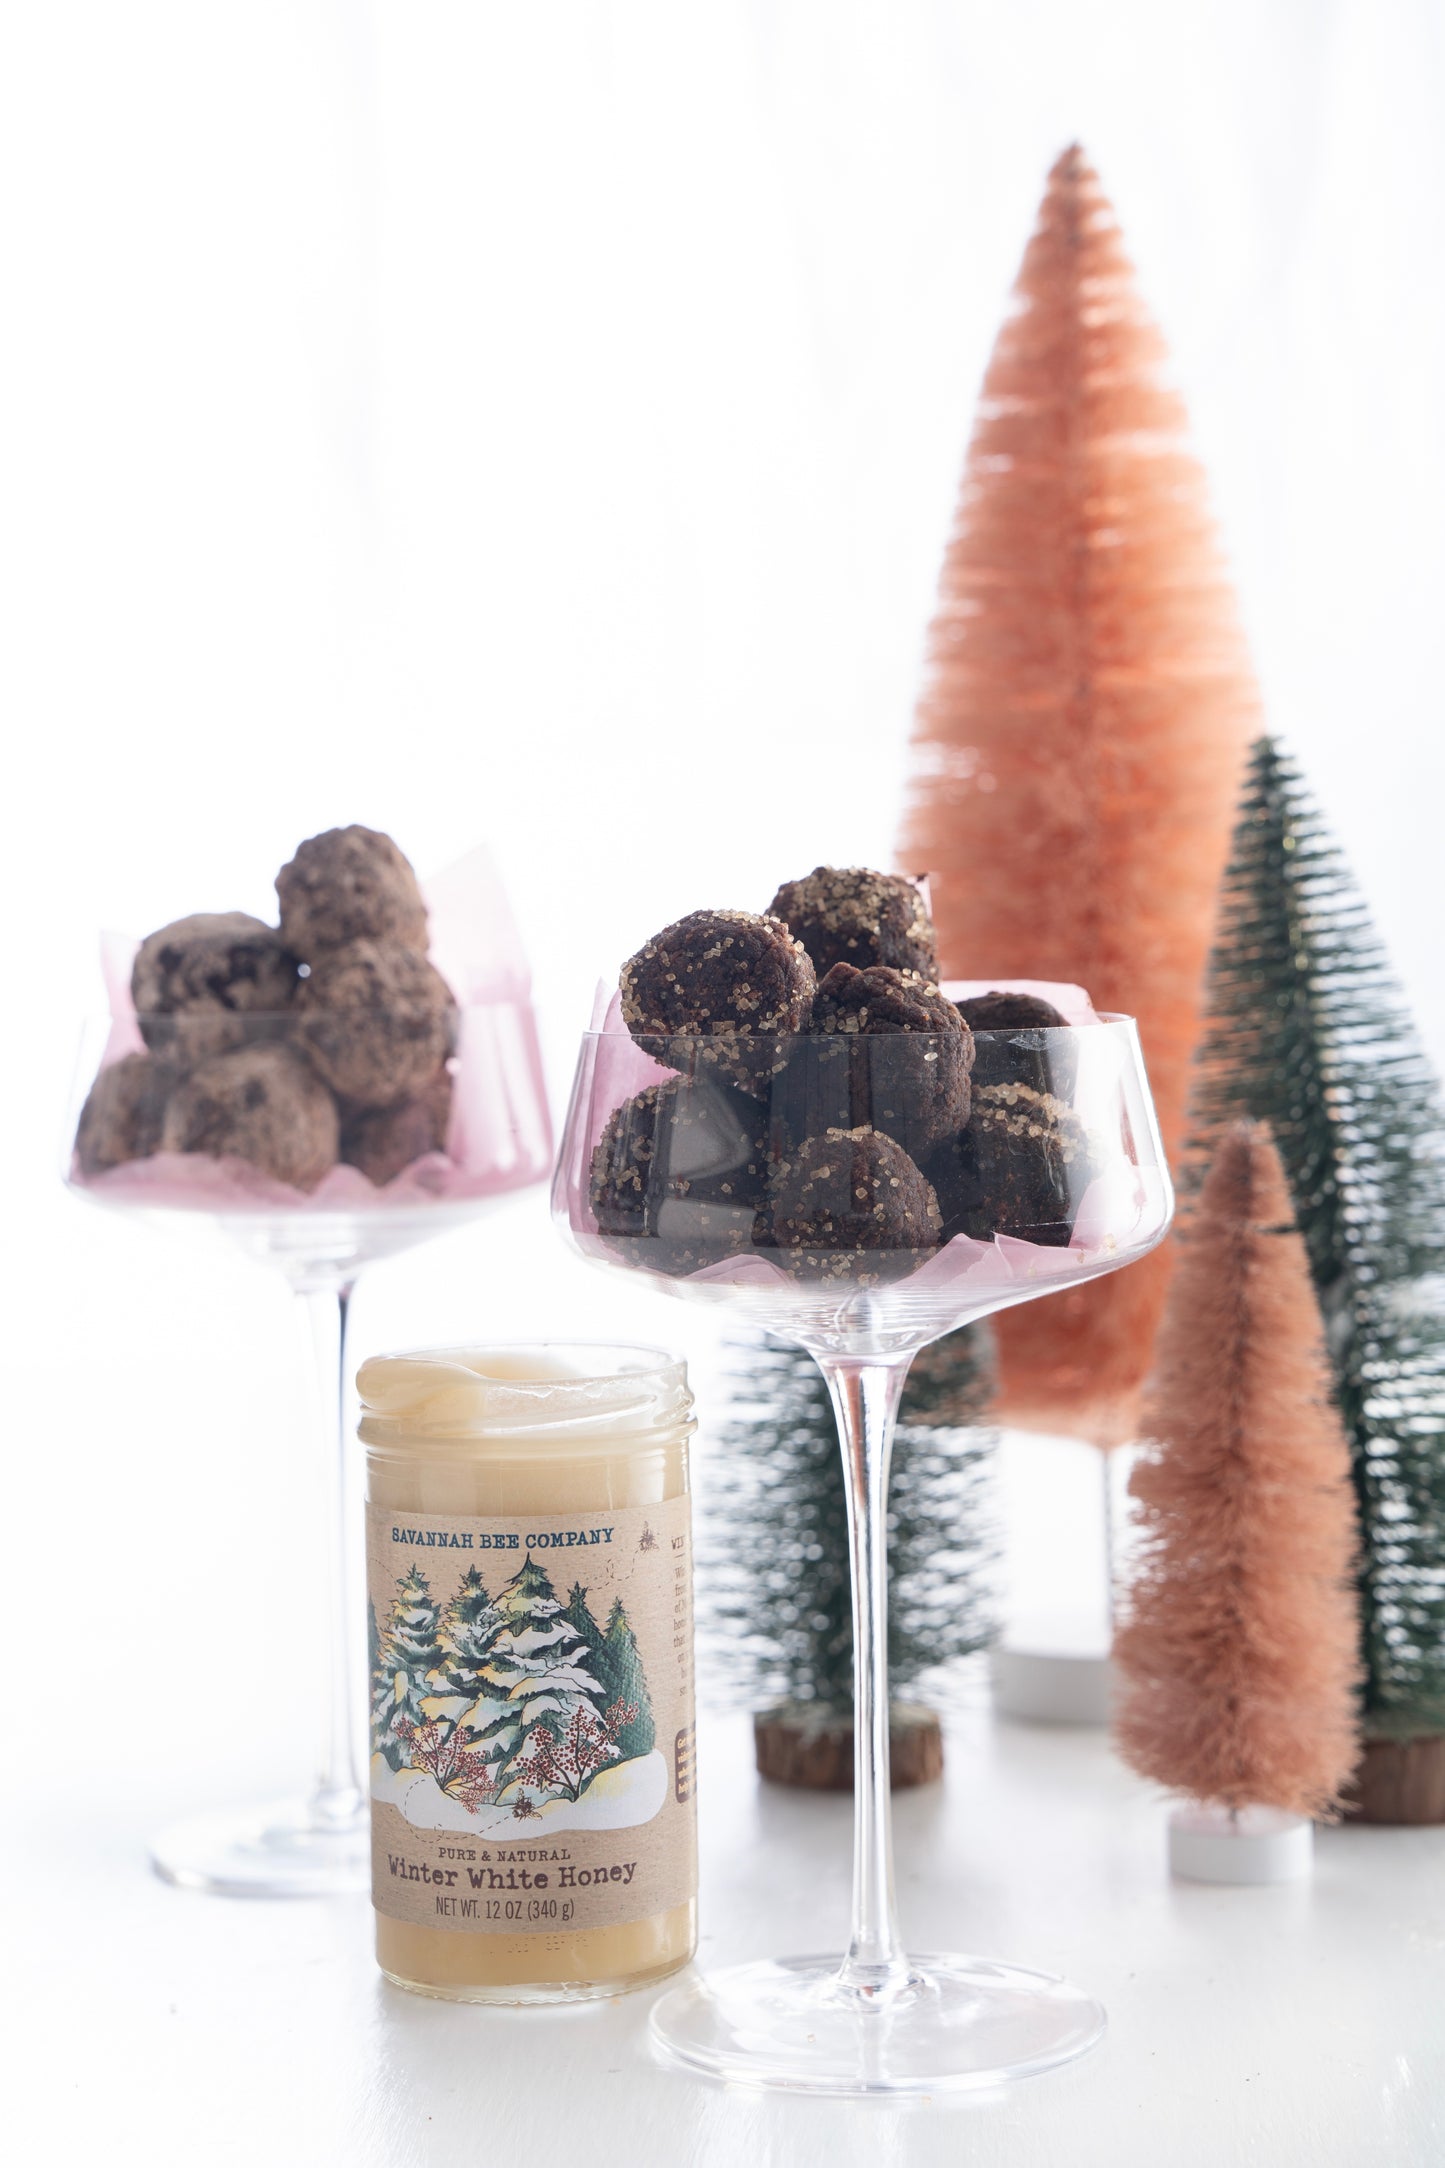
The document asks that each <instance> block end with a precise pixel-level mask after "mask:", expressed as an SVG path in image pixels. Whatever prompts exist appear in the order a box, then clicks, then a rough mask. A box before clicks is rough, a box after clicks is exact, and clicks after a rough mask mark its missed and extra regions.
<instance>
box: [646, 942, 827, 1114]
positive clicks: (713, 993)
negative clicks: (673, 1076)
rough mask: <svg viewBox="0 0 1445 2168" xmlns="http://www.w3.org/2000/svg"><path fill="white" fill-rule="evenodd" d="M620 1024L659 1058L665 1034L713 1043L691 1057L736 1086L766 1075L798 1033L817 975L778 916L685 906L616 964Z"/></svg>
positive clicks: (664, 1054)
mask: <svg viewBox="0 0 1445 2168" xmlns="http://www.w3.org/2000/svg"><path fill="white" fill-rule="evenodd" d="M621 985H622V1020H623V1022H624V1023H625V1024H626V1026H627V1028H628V1030H629V1031H630V1032H631V1033H632V1036H633V1038H634V1039H637V1040H638V1041H640V1042H641V1043H642V1044H643V1045H644V1046H646V1047H647V1049H648V1051H649V1052H650V1053H654V1054H655V1055H656V1057H657V1059H658V1060H659V1061H663V1062H667V1063H670V1065H671V1066H674V1067H682V1066H691V1062H690V1060H689V1059H688V1057H687V1056H686V1055H683V1056H680V1057H679V1059H677V1060H675V1061H674V1060H672V1057H671V1056H670V1055H669V1053H668V1051H667V1050H666V1047H665V1044H664V1042H665V1041H667V1040H668V1039H670V1038H677V1039H682V1040H694V1039H696V1040H702V1041H714V1040H715V1041H716V1042H717V1044H716V1046H715V1047H710V1046H709V1047H700V1048H699V1049H698V1050H697V1053H696V1056H695V1057H694V1058H695V1059H697V1060H700V1061H712V1062H715V1063H716V1064H717V1066H718V1067H720V1068H723V1069H725V1070H727V1071H728V1072H729V1073H730V1074H732V1075H733V1076H734V1077H735V1078H736V1080H737V1081H738V1082H739V1083H746V1082H748V1081H749V1080H750V1079H755V1078H761V1077H766V1076H771V1075H773V1074H774V1073H775V1072H776V1071H777V1070H779V1069H780V1068H781V1067H782V1065H783V1062H784V1061H785V1060H786V1058H787V1045H786V1041H787V1038H788V1036H789V1035H790V1034H792V1033H794V1032H799V1031H805V1030H806V1029H807V1026H808V1018H809V1016H810V1014H811V1012H812V1006H813V995H814V993H815V991H816V988H817V979H816V976H815V974H814V971H813V966H812V964H811V962H810V961H809V959H808V956H807V953H806V951H805V950H804V948H803V946H802V944H801V943H800V942H798V941H795V940H794V939H793V937H792V935H791V934H790V933H789V932H788V929H787V927H786V926H784V925H783V924H782V923H781V922H780V921H779V920H778V919H775V918H760V917H758V916H756V915H755V914H754V913H752V912H750V911H692V912H689V914H688V916H687V917H686V918H680V919H678V920H677V921H676V923H675V924H674V925H671V926H664V928H663V929H662V932H661V933H658V934H654V935H653V937H652V939H651V940H650V941H646V942H644V943H643V945H642V947H641V948H640V949H639V950H638V951H637V953H636V955H634V956H629V957H628V959H627V961H626V963H625V964H624V965H623V966H622V976H621Z"/></svg>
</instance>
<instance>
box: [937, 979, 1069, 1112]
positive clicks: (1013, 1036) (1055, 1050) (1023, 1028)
mask: <svg viewBox="0 0 1445 2168" xmlns="http://www.w3.org/2000/svg"><path fill="white" fill-rule="evenodd" d="M956 1006H957V1009H958V1013H959V1015H960V1016H961V1017H962V1018H963V1020H964V1022H965V1023H966V1024H967V1025H968V1026H969V1027H970V1029H971V1030H972V1031H974V1032H989V1033H997V1034H1002V1036H1001V1037H990V1038H986V1039H979V1040H977V1041H976V1045H977V1049H978V1051H977V1054H976V1057H975V1060H974V1065H973V1082H974V1088H975V1090H977V1089H978V1087H979V1086H980V1085H983V1084H1029V1085H1032V1086H1033V1088H1034V1090H1035V1091H1041V1092H1052V1093H1053V1095H1054V1096H1055V1098H1058V1099H1070V1098H1072V1096H1073V1090H1074V1080H1075V1078H1076V1076H1077V1074H1078V1066H1079V1064H1078V1048H1077V1046H1076V1044H1075V1042H1074V1041H1073V1039H1071V1038H1069V1039H1049V1038H1043V1037H1040V1034H1041V1033H1043V1032H1049V1031H1057V1030H1059V1029H1060V1028H1061V1027H1062V1028H1065V1029H1067V1026H1068V1021H1069V1020H1068V1018H1067V1017H1066V1016H1065V1015H1064V1013H1063V1011H1062V1010H1061V1009H1056V1008H1055V1007H1054V1005H1053V1003H1052V1002H1051V1001H1044V1000H1043V999H1041V997H1040V996H1039V995H1037V994H1009V993H991V994H971V995H970V996H969V997H968V998H967V999H966V1000H964V1001H960V1002H958V1003H957V1004H956Z"/></svg>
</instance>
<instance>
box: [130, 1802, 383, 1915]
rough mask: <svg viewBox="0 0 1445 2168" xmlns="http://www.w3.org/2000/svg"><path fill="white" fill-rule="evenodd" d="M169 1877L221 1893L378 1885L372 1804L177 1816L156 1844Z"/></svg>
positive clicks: (154, 1855) (156, 1863)
mask: <svg viewBox="0 0 1445 2168" xmlns="http://www.w3.org/2000/svg"><path fill="white" fill-rule="evenodd" d="M151 1865H152V1866H153V1867H154V1868H155V1871H156V1873H157V1874H158V1875H160V1877H161V1878H162V1880H163V1881H166V1882H174V1883H175V1884H176V1886H177V1887H178V1888H179V1889H198V1890H205V1891H207V1892H209V1894H210V1895H212V1896H214V1897H340V1896H351V1895H354V1894H355V1893H356V1892H357V1891H359V1890H366V1889H369V1888H370V1886H371V1839H370V1832H369V1824H368V1817H367V1811H366V1808H365V1806H363V1807H362V1808H361V1811H360V1813H359V1814H358V1815H356V1816H355V1817H354V1818H352V1817H347V1818H344V1819H340V1820H337V1821H334V1822H324V1821H322V1820H320V1819H318V1817H317V1816H316V1814H315V1813H314V1811H313V1809H312V1808H311V1807H310V1806H309V1805H308V1804H307V1803H306V1802H305V1801H302V1800H296V1801H294V1802H293V1801H286V1802H282V1803H279V1804H278V1805H276V1806H274V1807H251V1808H244V1807H236V1808H229V1809H225V1810H223V1811H222V1812H220V1813H218V1814H198V1815H196V1816H195V1817H194V1818H193V1819H192V1820H190V1821H186V1822H173V1823H172V1824H171V1826H170V1828H169V1829H163V1830H162V1831H161V1833H160V1835H159V1836H158V1837H157V1838H156V1840H155V1843H154V1844H153V1845H152V1846H151Z"/></svg>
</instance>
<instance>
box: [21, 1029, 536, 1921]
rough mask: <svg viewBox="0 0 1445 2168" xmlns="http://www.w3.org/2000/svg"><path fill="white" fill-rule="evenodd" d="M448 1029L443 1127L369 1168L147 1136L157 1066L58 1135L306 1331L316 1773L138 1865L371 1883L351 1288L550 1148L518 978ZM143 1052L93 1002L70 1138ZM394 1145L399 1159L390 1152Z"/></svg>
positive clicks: (189, 1876)
mask: <svg viewBox="0 0 1445 2168" xmlns="http://www.w3.org/2000/svg"><path fill="white" fill-rule="evenodd" d="M367 1023H368V1025H369V1027H370V1028H372V1029H373V1030H375V1031H377V1032H379V1033H385V1032H386V1031H387V1030H388V1029H389V1028H391V1027H393V1026H394V1027H395V1028H396V1029H397V1030H398V1031H399V1032H404V1030H405V1028H406V1025H407V1019H406V1018H404V1017H400V1016H398V1017H396V1018H391V1017H389V1016H388V1015H387V1014H386V1013H385V1012H376V1013H373V1014H372V1015H370V1016H369V1017H368V1018H367ZM225 1028H226V1031H227V1035H228V1036H227V1039H226V1050H227V1051H228V1052H230V1053H236V1052H240V1051H242V1050H245V1049H251V1048H256V1049H259V1048H275V1047H277V1046H280V1045H284V1044H285V1042H286V1040H287V1037H288V1034H290V1033H291V1032H293V1031H294V1029H295V1024H294V1019H293V1018H291V1017H288V1016H284V1015H283V1016H266V1015H260V1014H254V1013H253V1014H248V1015H245V1016H237V1015H228V1016H227V1017H226V1019H225ZM454 1044H455V1051H454V1053H453V1055H452V1056H451V1058H450V1061H449V1064H448V1068H449V1073H450V1077H451V1094H450V1100H451V1104H450V1113H449V1116H448V1117H447V1119H446V1122H445V1133H444V1136H442V1135H441V1131H440V1127H438V1128H436V1129H432V1130H428V1128H427V1126H426V1122H425V1118H424V1117H417V1120H418V1124H419V1126H418V1128H417V1129H416V1130H415V1131H414V1132H413V1133H408V1131H407V1129H406V1128H405V1126H400V1127H399V1128H398V1131H397V1133H396V1134H395V1135H394V1136H393V1137H391V1138H388V1139H386V1140H384V1141H382V1142H381V1143H380V1144H378V1143H377V1140H375V1139H373V1151H374V1152H375V1151H377V1150H379V1151H380V1153H381V1155H382V1156H381V1157H380V1158H379V1159H378V1158H377V1157H375V1156H373V1157H372V1158H371V1159H370V1160H369V1166H370V1169H371V1175H368V1174H367V1173H363V1172H362V1171H361V1170H360V1169H359V1168H358V1167H355V1166H352V1165H336V1166H333V1167H332V1168H331V1170H330V1172H329V1173H327V1174H326V1175H325V1176H324V1177H323V1179H322V1180H321V1181H319V1182H318V1183H317V1184H316V1186H315V1188H314V1189H312V1190H311V1191H310V1192H304V1191H302V1190H300V1189H298V1188H296V1187H293V1186H291V1185H289V1184H287V1183H284V1182H282V1181H279V1180H276V1179H274V1178H272V1177H271V1176H269V1175H267V1174H265V1173H263V1172H262V1171H261V1170H260V1169H259V1168H258V1167H256V1166H255V1165H253V1164H250V1163H248V1162H247V1161H245V1160H243V1159H240V1158H237V1157H229V1156H221V1157H212V1156H210V1155H209V1154H208V1153H207V1152H204V1151H198V1150H191V1151H185V1152H178V1151H169V1150H164V1149H159V1148H158V1144H159V1138H158V1134H157V1132H158V1128H159V1122H160V1119H161V1111H162V1109H161V1105H160V1099H161V1097H162V1096H163V1094H164V1091H165V1083H166V1080H165V1074H164V1069H163V1067H162V1068H161V1069H160V1072H159V1074H158V1075H157V1077H156V1078H155V1080H154V1081H153V1083H151V1084H148V1085H147V1087H146V1089H147V1090H148V1091H150V1092H151V1094H152V1095H153V1098H154V1100H155V1104H153V1105H152V1106H150V1107H145V1106H142V1107H141V1108H140V1109H139V1110H137V1111H136V1112H135V1116H134V1122H133V1125H132V1126H131V1128H130V1131H129V1135H128V1136H121V1137H119V1138H117V1139H112V1138H110V1137H109V1136H107V1135H105V1134H102V1135H100V1136H96V1135H94V1134H91V1135H90V1136H89V1138H88V1140H87V1142H88V1149H87V1150H85V1151H82V1150H80V1149H78V1148H76V1147H73V1146H68V1148H67V1158H66V1165H65V1169H64V1179H65V1181H66V1182H67V1184H68V1186H69V1187H70V1188H71V1189H72V1190H73V1192H74V1193H75V1194H76V1195H77V1196H80V1197H84V1198H85V1199H86V1200H87V1201H88V1202H90V1203H92V1204H96V1205H100V1206H103V1207H106V1208H108V1209H110V1210H113V1211H121V1212H125V1213H129V1214H130V1215H132V1217H134V1218H137V1219H141V1220H144V1221H147V1222H149V1223H150V1224H152V1225H154V1226H156V1227H160V1228H164V1229H166V1230H167V1231H168V1232H171V1233H176V1232H182V1233H189V1234H197V1235H206V1234H209V1235H212V1236H216V1235H219V1236H220V1237H222V1238H224V1239H227V1240H229V1241H230V1242H231V1243H233V1244H236V1245H239V1247H240V1248H241V1249H243V1250H244V1251H245V1252H246V1254H247V1255H248V1256H250V1257H252V1258H254V1259H256V1260H257V1261H258V1262H259V1263H261V1264H264V1265H269V1266H271V1267H272V1268H273V1269H275V1270H277V1271H279V1272H281V1273H282V1274H283V1275H284V1276H285V1278H286V1280H287V1282H288V1284H289V1285H290V1287H291V1288H292V1289H293V1290H294V1291H295V1293H296V1295H297V1297H298V1299H299V1300H300V1301H301V1302H302V1303H303V1304H304V1305H305V1308H306V1310H307V1313H308V1315H309V1319H310V1324H311V1330H312V1338H313V1341H314V1346H315V1353H316V1362H317V1378H318V1383H319V1386H320V1391H321V1406H322V1411H323V1424H324V1428H323V1432H322V1439H321V1442H322V1445H323V1448H324V1469H325V1484H326V1491H327V1510H328V1520H329V1531H328V1549H327V1602H326V1640H327V1648H326V1659H325V1665H326V1675H327V1698H326V1706H325V1709H324V1712H323V1719H322V1728H321V1738H320V1750H319V1755H318V1765H317V1773H316V1777H315V1781H314V1782H313V1784H312V1786H311V1788H310V1790H309V1792H307V1793H305V1794H304V1795H302V1796H300V1797H298V1798H296V1799H294V1800H286V1801H283V1802H280V1803H277V1804H274V1805H270V1806H263V1807H253V1808H249V1809H246V1808H241V1809H228V1810H223V1811H221V1812H218V1813H214V1814H208V1815H201V1816H196V1817H194V1818H192V1819H190V1820H187V1821H184V1822H178V1823H176V1824H174V1825H173V1826H172V1827H170V1828H168V1829H165V1830H163V1831H162V1832H161V1833H160V1835H159V1836H158V1837H157V1838H156V1840H155V1842H154V1844H153V1847H152V1852H151V1861H152V1865H153V1866H154V1867H155V1869H156V1871H157V1872H158V1873H159V1874H160V1875H162V1876H163V1877H164V1878H165V1879H166V1880H167V1881H170V1882H175V1883H179V1884H180V1885H182V1886H183V1887H185V1888H188V1889H198V1890H207V1891H212V1892H215V1893H218V1894H221V1895H226V1896H250V1897H286V1896H299V1897H300V1896H304V1897H309V1896H327V1895H331V1894H334V1893H339V1892H344V1891H355V1890H364V1889H366V1888H367V1887H368V1884H369V1880H370V1846H369V1834H368V1832H369V1810H368V1805H367V1795H366V1792H365V1789H364V1788H363V1784H362V1780H361V1774H360V1757H359V1753H358V1737H357V1715H358V1707H357V1696H356V1694H355V1692H354V1683H355V1679H356V1668H355V1665H354V1662H353V1656H354V1651H355V1632H356V1626H357V1622H358V1620H359V1618H360V1616H361V1613H360V1608H359V1606H360V1593H359V1588H360V1584H359V1578H358V1573H357V1560H356V1558H355V1556H354V1553H355V1551H356V1548H357V1540H358V1539H357V1530H358V1528H359V1523H360V1516H359V1507H358V1503H357V1500H356V1498H355V1497H354V1496H353V1495H352V1491H353V1475H354V1470H353V1465H352V1464H353V1462H354V1459H355V1455H354V1453H353V1452H352V1450H351V1439H350V1425H349V1423H348V1422H347V1420H346V1393H347V1387H348V1382H349V1378H350V1365H349V1362H348V1358H347V1324H348V1318H349V1313H350V1306H351V1297H352V1294H353V1292H354V1290H355V1287H356V1281H357V1275H358V1274H359V1273H360V1271H361V1269H362V1267H363V1266H364V1265H367V1264H369V1263H370V1262H372V1260H373V1259H376V1258H382V1257H391V1256H395V1255H396V1254H397V1253H398V1252H399V1251H401V1250H405V1249H409V1248H411V1247H412V1246H413V1245H414V1244H416V1243H418V1242H425V1241H426V1240H427V1239H428V1238H429V1237H430V1236H432V1235H439V1234H444V1233H446V1232H448V1231H449V1230H450V1229H452V1228H453V1227H456V1226H460V1225H462V1224H464V1223H465V1222H467V1221H469V1220H471V1219H474V1218H475V1217H476V1216H477V1215H478V1214H479V1213H482V1212H484V1211H486V1210H487V1208H488V1207H489V1206H490V1205H491V1203H492V1202H493V1200H494V1199H496V1198H498V1197H501V1196H504V1195H506V1194H508V1193H509V1192H510V1191H512V1190H515V1189H519V1188H523V1187H526V1186H527V1185H528V1184H531V1183H536V1182H540V1181H543V1180H545V1179H546V1176H547V1174H548V1173H549V1171H550V1169H551V1164H552V1133H551V1126H550V1122H549V1117H548V1111H547V1099H546V1091H545V1087H544V1084H543V1081H542V1065H541V1058H540V1053H539V1049H538V1044H537V1034H536V1026H535V1022H534V1019H533V1015H532V1010H531V1006H530V1003H529V1002H528V1001H527V1000H526V999H525V998H524V997H522V996H521V995H520V994H518V995H517V996H516V998H510V999H498V1000H492V1001H476V1002H471V1003H464V1004H462V1005H461V1006H460V1007H459V1008H458V1009H457V1011H456V1016H455V1032H454ZM143 1051H144V1049H143V1043H142V1040H141V1037H140V1033H139V1030H138V1028H137V1026H136V1022H135V1019H134V1016H133V1015H131V1014H127V1013H116V1014H113V1015H111V1016H109V1017H106V1018H97V1019H96V1020H95V1022H94V1023H93V1024H92V1025H90V1026H89V1027H88V1028H87V1030H86V1032H85V1035H84V1037H83V1040H82V1045H81V1053H80V1059H79V1062H78V1065H77V1090H76V1093H75V1106H74V1110H73V1118H72V1120H71V1123H70V1126H69V1129H68V1132H67V1136H68V1138H74V1137H76V1134H77V1120H78V1118H79V1117H80V1113H81V1109H82V1107H83V1106H84V1105H85V1104H86V1102H87V1099H88V1098H89V1097H90V1094H91V1093H92V1091H93V1087H94V1082H95V1079H96V1078H97V1077H98V1076H99V1075H100V1074H101V1073H102V1072H104V1071H106V1070H108V1069H110V1068H111V1067H112V1066H113V1065H114V1064H116V1063H119V1062H122V1061H124V1060H125V1059H126V1058H127V1057H128V1056H129V1057H135V1056H137V1055H140V1054H143ZM134 1073H136V1074H139V1071H137V1072H134ZM95 1103H96V1102H95V1101H94V1100H92V1101H91V1104H92V1105H94V1104H95ZM119 1126H121V1127H122V1128H123V1127H124V1126H125V1124H124V1123H121V1124H120V1125H119ZM388 1145H389V1146H390V1150H389V1152H388V1150H387V1147H388ZM429 1147H430V1148H429ZM131 1148H136V1149H144V1150H145V1153H146V1156H144V1157H133V1158H131V1157H127V1158H119V1159H116V1160H115V1163H113V1164H106V1165H98V1164H97V1160H98V1159H99V1160H110V1159H111V1158H112V1156H113V1152H114V1151H116V1150H119V1149H131ZM343 1148H345V1140H344V1138H343ZM362 1156H365V1155H362ZM400 1160H404V1161H406V1162H407V1163H406V1164H405V1165H400V1166H398V1165H396V1164H395V1162H397V1161H400ZM372 1175H374V1176H375V1177H376V1179H372V1178H371V1176H372Z"/></svg>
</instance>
